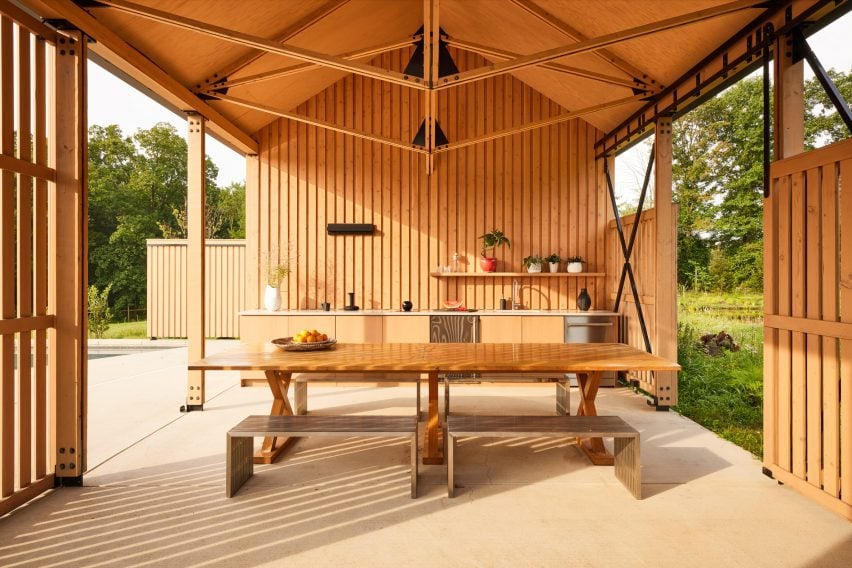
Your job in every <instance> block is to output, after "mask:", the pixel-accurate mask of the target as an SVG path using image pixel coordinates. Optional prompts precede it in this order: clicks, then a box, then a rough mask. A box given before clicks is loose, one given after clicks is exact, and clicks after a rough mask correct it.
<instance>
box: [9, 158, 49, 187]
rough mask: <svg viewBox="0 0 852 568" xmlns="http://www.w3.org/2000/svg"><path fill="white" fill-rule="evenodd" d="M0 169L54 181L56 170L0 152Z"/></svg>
mask: <svg viewBox="0 0 852 568" xmlns="http://www.w3.org/2000/svg"><path fill="white" fill-rule="evenodd" d="M0 170H8V171H11V172H15V173H16V174H21V175H25V176H32V177H34V178H39V179H44V180H47V181H53V182H55V181H56V170H54V169H53V168H48V167H47V166H42V165H41V164H34V163H32V162H30V161H29V160H21V159H20V158H16V157H15V156H9V155H8V154H2V153H0Z"/></svg>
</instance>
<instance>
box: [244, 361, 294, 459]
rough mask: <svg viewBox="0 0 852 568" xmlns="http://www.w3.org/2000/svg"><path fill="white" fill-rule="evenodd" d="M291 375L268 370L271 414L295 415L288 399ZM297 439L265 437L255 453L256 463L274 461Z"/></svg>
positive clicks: (267, 380) (267, 379)
mask: <svg viewBox="0 0 852 568" xmlns="http://www.w3.org/2000/svg"><path fill="white" fill-rule="evenodd" d="M290 377H291V373H286V372H284V371H266V382H267V383H269V389H270V390H271V391H272V409H270V411H269V414H270V415H271V416H293V408H292V407H291V406H290V401H289V400H288V399H287V391H289V390H290ZM296 440H297V438H293V437H281V438H278V437H274V436H270V437H267V438H264V439H263V446H261V449H260V451H259V452H255V454H254V463H258V464H270V463H274V462H275V461H276V460H277V459H278V457H279V456H280V455H281V454H282V452H284V450H286V449H287V448H289V447H290V446H291V445H292V444H293V443H294V442H295V441H296Z"/></svg>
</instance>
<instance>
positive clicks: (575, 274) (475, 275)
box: [430, 272, 606, 278]
mask: <svg viewBox="0 0 852 568" xmlns="http://www.w3.org/2000/svg"><path fill="white" fill-rule="evenodd" d="M430 275H431V276H432V277H433V278H480V277H482V278H508V277H511V278H516V277H519V276H520V277H524V278H526V277H530V278H603V277H604V276H606V273H605V272H432V273H431V274H430Z"/></svg>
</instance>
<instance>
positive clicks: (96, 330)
mask: <svg viewBox="0 0 852 568" xmlns="http://www.w3.org/2000/svg"><path fill="white" fill-rule="evenodd" d="M110 288H112V284H110V285H109V286H107V287H106V288H104V289H103V290H101V291H100V292H99V291H98V287H97V286H94V285H92V286H89V335H91V336H94V337H95V339H101V338H102V337H103V336H104V333H105V332H106V330H107V329H108V328H109V321H110V320H111V319H112V310H110V309H109V290H110Z"/></svg>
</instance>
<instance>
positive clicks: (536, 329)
mask: <svg viewBox="0 0 852 568" xmlns="http://www.w3.org/2000/svg"><path fill="white" fill-rule="evenodd" d="M521 341H522V342H523V343H564V342H565V318H564V317H562V316H521Z"/></svg>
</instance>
